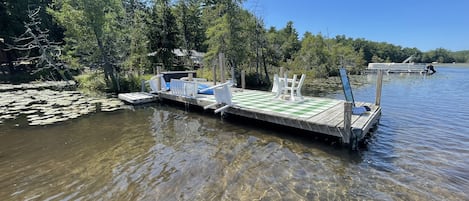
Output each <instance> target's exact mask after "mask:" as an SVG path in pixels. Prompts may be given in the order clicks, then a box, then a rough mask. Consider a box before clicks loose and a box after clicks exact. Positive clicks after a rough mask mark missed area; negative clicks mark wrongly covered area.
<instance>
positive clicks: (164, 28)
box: [148, 0, 178, 70]
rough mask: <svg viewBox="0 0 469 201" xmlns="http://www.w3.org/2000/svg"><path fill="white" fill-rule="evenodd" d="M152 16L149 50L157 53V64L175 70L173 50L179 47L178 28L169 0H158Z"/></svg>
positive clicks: (153, 59)
mask: <svg viewBox="0 0 469 201" xmlns="http://www.w3.org/2000/svg"><path fill="white" fill-rule="evenodd" d="M150 18H151V21H150V29H149V32H148V39H149V41H150V42H149V50H150V52H155V53H156V54H155V55H154V56H152V61H153V63H154V64H155V65H161V64H162V65H163V68H164V69H167V70H173V69H172V67H173V60H174V54H173V52H172V51H173V50H174V49H176V48H177V44H178V41H177V38H178V37H177V35H178V30H177V24H176V18H175V17H174V15H173V13H172V11H171V7H170V5H169V0H160V1H156V3H155V5H154V7H153V10H152V13H151V15H150Z"/></svg>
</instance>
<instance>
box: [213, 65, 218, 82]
mask: <svg viewBox="0 0 469 201" xmlns="http://www.w3.org/2000/svg"><path fill="white" fill-rule="evenodd" d="M212 65H213V67H212V74H213V85H217V65H216V64H214V63H212Z"/></svg>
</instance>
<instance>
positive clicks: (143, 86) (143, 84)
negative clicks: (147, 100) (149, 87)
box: [140, 79, 145, 92]
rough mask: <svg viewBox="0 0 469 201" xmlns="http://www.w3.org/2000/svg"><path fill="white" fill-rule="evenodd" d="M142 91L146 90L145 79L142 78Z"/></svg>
mask: <svg viewBox="0 0 469 201" xmlns="http://www.w3.org/2000/svg"><path fill="white" fill-rule="evenodd" d="M140 92H145V80H144V79H142V88H141V91H140Z"/></svg>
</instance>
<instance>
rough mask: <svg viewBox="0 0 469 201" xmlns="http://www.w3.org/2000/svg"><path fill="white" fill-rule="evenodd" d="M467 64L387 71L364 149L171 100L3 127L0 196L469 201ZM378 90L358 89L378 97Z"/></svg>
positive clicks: (370, 87)
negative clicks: (430, 71) (189, 108)
mask: <svg viewBox="0 0 469 201" xmlns="http://www.w3.org/2000/svg"><path fill="white" fill-rule="evenodd" d="M460 71H463V72H462V73H463V74H466V76H467V75H469V72H467V70H460ZM455 72H458V73H455ZM460 73H461V72H459V71H454V70H453V69H451V71H447V72H446V71H445V69H441V70H440V69H439V70H438V73H437V74H435V76H432V77H427V78H425V79H423V78H421V77H419V76H401V75H387V77H386V80H387V81H386V82H385V84H384V88H383V99H382V107H383V115H382V118H381V121H380V125H379V128H378V130H377V131H376V132H375V133H374V135H373V136H372V137H371V139H370V143H369V144H368V146H367V147H365V148H364V149H363V150H360V151H359V152H349V151H347V150H344V149H341V148H338V147H337V146H331V145H330V144H331V142H330V141H328V140H316V138H314V137H310V136H301V137H300V136H294V137H292V136H291V135H290V134H291V133H290V132H291V131H288V130H279V129H276V128H266V127H260V126H258V125H252V124H250V122H242V123H240V122H232V121H226V120H221V119H220V118H218V117H212V116H209V115H205V114H198V113H194V112H186V111H183V110H181V109H179V108H174V107H167V106H165V105H157V106H151V107H146V108H142V109H136V110H135V111H130V110H129V111H121V112H115V113H109V114H96V115H92V116H90V117H87V118H81V119H77V120H73V121H71V122H65V123H63V124H61V125H56V126H49V127H38V128H34V129H31V128H6V129H0V159H1V160H0V197H2V198H5V200H27V199H38V200H99V199H103V200H260V199H263V200H353V199H356V200H468V199H469V196H468V194H467V190H466V189H469V186H468V184H469V176H468V173H467V169H468V168H469V167H468V164H467V158H468V157H469V148H468V147H469V146H468V145H469V136H467V133H469V130H468V128H467V126H466V125H465V122H468V121H469V119H468V118H469V117H468V116H467V115H466V114H468V113H469V111H468V108H469V107H466V106H467V103H466V102H467V100H468V99H469V96H468V95H467V92H465V91H466V89H461V88H460V86H468V85H467V84H466V85H464V83H461V82H460V81H457V79H464V77H465V76H462V77H459V76H461V75H459V74H460ZM370 80H374V78H372V79H370ZM373 87H374V86H373V85H365V86H364V87H361V88H359V89H357V90H356V91H355V92H356V94H355V95H356V97H357V98H361V97H363V98H364V99H369V100H367V101H370V102H372V101H373V99H374V90H375V89H374V88H373ZM370 94H371V95H370ZM463 106H464V107H463Z"/></svg>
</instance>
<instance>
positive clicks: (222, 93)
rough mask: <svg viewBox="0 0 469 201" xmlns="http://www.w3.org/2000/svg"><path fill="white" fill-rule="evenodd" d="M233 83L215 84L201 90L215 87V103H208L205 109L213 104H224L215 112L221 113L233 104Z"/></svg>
mask: <svg viewBox="0 0 469 201" xmlns="http://www.w3.org/2000/svg"><path fill="white" fill-rule="evenodd" d="M232 85H233V83H231V82H225V83H223V84H219V85H215V86H213V87H209V88H206V89H202V90H200V92H204V91H206V90H210V89H213V94H214V95H215V101H216V102H215V103H212V104H210V105H207V106H205V107H204V109H208V108H211V107H213V106H217V105H223V106H222V107H220V108H217V109H216V110H215V111H214V112H215V114H216V113H219V112H223V111H224V110H226V109H228V108H229V107H231V106H233V102H232V98H233V96H232V94H231V89H230V87H231V86H232Z"/></svg>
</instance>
